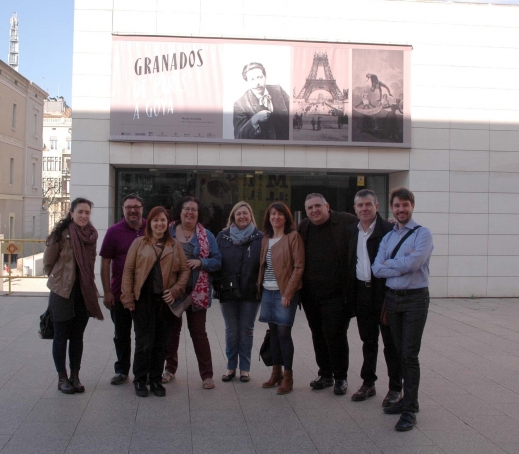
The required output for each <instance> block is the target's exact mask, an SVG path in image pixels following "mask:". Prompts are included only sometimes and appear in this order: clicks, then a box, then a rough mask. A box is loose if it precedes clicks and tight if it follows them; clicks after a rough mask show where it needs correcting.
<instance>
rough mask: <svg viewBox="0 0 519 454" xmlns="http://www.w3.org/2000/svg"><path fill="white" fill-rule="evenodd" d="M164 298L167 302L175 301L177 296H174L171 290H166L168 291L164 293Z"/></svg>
mask: <svg viewBox="0 0 519 454" xmlns="http://www.w3.org/2000/svg"><path fill="white" fill-rule="evenodd" d="M162 299H163V300H164V301H165V302H166V303H171V301H173V300H174V299H175V298H174V297H173V294H172V293H171V291H169V290H166V291H165V292H164V293H163V294H162Z"/></svg>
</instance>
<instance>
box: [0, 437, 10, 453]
mask: <svg viewBox="0 0 519 454" xmlns="http://www.w3.org/2000/svg"><path fill="white" fill-rule="evenodd" d="M10 438H11V436H10V435H0V451H1V450H2V448H3V447H4V446H5V445H6V443H7V442H8V441H9V439H10Z"/></svg>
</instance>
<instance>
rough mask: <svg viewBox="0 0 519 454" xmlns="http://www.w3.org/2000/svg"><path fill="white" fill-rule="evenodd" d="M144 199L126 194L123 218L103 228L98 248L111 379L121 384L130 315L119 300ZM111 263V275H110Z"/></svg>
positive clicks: (140, 225) (126, 360)
mask: <svg viewBox="0 0 519 454" xmlns="http://www.w3.org/2000/svg"><path fill="white" fill-rule="evenodd" d="M142 212H143V200H142V199H141V198H140V197H139V196H138V195H136V194H128V195H127V196H126V197H125V198H124V199H123V214H124V218H123V219H122V221H121V222H118V223H117V224H114V225H113V226H112V227H110V228H109V229H108V230H107V231H106V235H105V238H104V240H103V245H102V246H101V252H100V253H99V255H100V256H101V257H102V261H101V281H102V283H103V291H104V292H103V293H104V297H103V302H104V305H105V306H106V308H107V309H110V316H111V317H112V321H113V322H114V327H115V334H114V344H115V352H116V354H117V361H116V362H115V365H114V369H115V376H114V377H112V379H111V381H110V383H111V384H112V385H120V384H121V383H124V382H125V381H126V380H128V373H129V371H130V358H131V353H132V340H131V332H132V317H131V313H130V311H128V310H126V309H125V308H124V306H123V305H122V303H121V281H122V275H123V269H124V262H125V260H126V254H127V253H128V249H129V248H130V246H131V244H132V243H133V240H135V238H137V237H140V236H144V232H145V229H146V219H144V218H143V217H142ZM110 265H112V278H111V279H110Z"/></svg>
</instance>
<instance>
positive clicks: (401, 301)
mask: <svg viewBox="0 0 519 454" xmlns="http://www.w3.org/2000/svg"><path fill="white" fill-rule="evenodd" d="M389 200H390V205H391V211H392V212H393V216H394V217H395V219H396V220H397V224H396V225H395V226H394V228H393V230H392V231H391V232H389V233H388V234H387V235H386V236H385V237H384V238H383V239H382V241H381V243H380V247H379V250H378V254H377V257H376V258H375V263H374V264H373V266H372V270H373V274H374V275H375V277H378V278H385V279H386V296H385V305H386V313H387V320H388V322H389V328H390V329H391V334H392V336H393V341H394V342H395V346H396V349H397V351H398V354H399V357H400V361H401V366H402V375H403V379H404V397H403V398H402V400H400V401H399V402H398V403H396V404H395V405H393V406H391V407H387V408H384V413H386V414H390V415H393V414H400V415H401V416H400V420H399V421H398V423H397V424H396V426H395V429H396V430H398V431H407V430H411V429H413V427H414V425H415V424H416V413H417V412H418V411H419V405H418V388H419V385H420V362H419V360H418V354H419V353H420V346H421V342H422V335H423V330H424V328H425V322H426V320H427V312H428V310H429V260H430V258H431V253H432V251H433V248H434V246H433V241H432V234H431V231H430V230H429V229H428V228H426V227H422V226H420V225H418V224H417V223H416V222H415V221H414V220H413V210H414V206H415V198H414V194H413V193H412V192H411V191H410V190H409V189H407V188H398V189H394V190H393V191H391V194H390V197H389Z"/></svg>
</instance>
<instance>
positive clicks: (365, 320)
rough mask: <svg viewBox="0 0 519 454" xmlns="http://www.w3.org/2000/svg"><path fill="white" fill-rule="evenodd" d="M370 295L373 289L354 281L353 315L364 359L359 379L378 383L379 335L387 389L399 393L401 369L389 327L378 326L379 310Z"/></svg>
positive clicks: (371, 383)
mask: <svg viewBox="0 0 519 454" xmlns="http://www.w3.org/2000/svg"><path fill="white" fill-rule="evenodd" d="M371 292H372V288H369V287H366V286H365V285H364V283H362V282H359V281H358V282H357V288H356V296H357V298H356V301H355V313H356V315H357V327H358V329H359V336H360V339H361V340H362V356H363V358H364V361H363V363H362V369H361V371H360V376H361V378H362V380H363V381H364V385H366V386H373V385H374V384H375V382H376V381H377V378H378V377H377V373H376V372H377V356H378V338H379V334H382V342H383V343H384V358H385V359H386V365H387V374H388V376H389V389H390V390H392V391H397V392H400V391H402V368H401V366H400V360H399V358H398V352H397V350H396V347H395V344H394V342H393V337H392V336H391V330H390V329H389V326H384V325H381V324H380V312H381V310H380V309H381V308H380V305H378V304H374V303H373V301H372V294H371Z"/></svg>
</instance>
